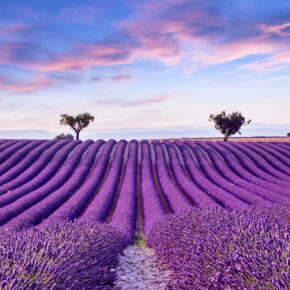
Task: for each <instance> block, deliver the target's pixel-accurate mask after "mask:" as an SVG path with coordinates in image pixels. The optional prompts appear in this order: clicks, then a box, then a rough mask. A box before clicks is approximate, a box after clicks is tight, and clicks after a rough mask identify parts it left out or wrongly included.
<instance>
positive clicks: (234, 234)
mask: <svg viewBox="0 0 290 290" xmlns="http://www.w3.org/2000/svg"><path fill="white" fill-rule="evenodd" d="M289 221H290V216H289V204H288V205H284V206H281V205H279V206H275V207H274V206H273V207H268V208H266V207H265V208H260V209H259V208H255V209H249V210H244V211H232V212H229V211H226V210H222V209H215V210H205V209H202V210H200V209H192V210H191V211H188V212H186V213H183V214H179V215H170V216H168V218H167V219H166V220H164V221H163V222H161V223H159V224H156V225H155V226H154V227H153V228H152V230H151V232H150V234H149V235H148V236H147V237H146V244H147V245H149V246H150V247H152V248H154V249H155V250H156V254H157V256H158V257H159V259H160V260H161V261H162V262H163V263H165V264H168V266H169V269H170V270H172V271H173V275H172V281H171V282H170V283H169V285H168V289H287V287H289V286H290V278H289V274H287V273H288V271H289V268H288V263H289V240H290V239H289V228H290V224H289ZM288 289H289V288H288Z"/></svg>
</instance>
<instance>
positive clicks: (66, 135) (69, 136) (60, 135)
mask: <svg viewBox="0 0 290 290" xmlns="http://www.w3.org/2000/svg"><path fill="white" fill-rule="evenodd" d="M54 139H58V140H62V139H71V140H73V139H74V136H73V135H72V134H64V133H61V134H59V135H57V136H56V137H55V138H54Z"/></svg>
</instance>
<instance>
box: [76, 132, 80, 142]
mask: <svg viewBox="0 0 290 290" xmlns="http://www.w3.org/2000/svg"><path fill="white" fill-rule="evenodd" d="M79 139H80V132H79V131H76V140H79Z"/></svg>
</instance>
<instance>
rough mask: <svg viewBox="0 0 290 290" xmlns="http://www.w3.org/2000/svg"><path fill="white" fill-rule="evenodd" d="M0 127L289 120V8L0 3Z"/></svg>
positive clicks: (225, 1) (174, 1)
mask: <svg viewBox="0 0 290 290" xmlns="http://www.w3.org/2000/svg"><path fill="white" fill-rule="evenodd" d="M0 11H1V13H0V102H1V118H0V119H1V122H0V129H2V130H4V129H7V130H8V129H9V130H11V129H45V130H49V131H59V130H60V126H59V116H60V114H62V113H69V114H77V113H82V112H86V111H88V112H90V113H91V114H93V115H94V116H95V117H96V118H95V122H94V123H93V124H91V125H90V128H91V129H124V128H132V127H134V128H155V127H167V126H203V125H208V124H209V122H208V117H209V114H210V113H218V112H220V111H221V110H226V111H227V112H231V111H236V110H238V111H241V112H242V113H243V114H244V115H245V116H246V117H247V118H251V119H252V120H253V122H259V123H268V124H270V123H272V124H279V123H290V49H289V47H290V40H289V39H290V2H289V1H288V0H285V1H282V0H278V1H258V0H256V1H249V0H244V1H230V0H221V1H201V0H198V1H192V0H191V1H189V0H167V1H128V0H126V1H125V0H124V1H116V0H114V1H113V0H107V1H96V0H84V1H66V0H63V1H56V0H54V1H51V0H50V1H39V0H34V1H32V0H27V1H19V0H18V1H15V0H2V1H1V2H0Z"/></svg>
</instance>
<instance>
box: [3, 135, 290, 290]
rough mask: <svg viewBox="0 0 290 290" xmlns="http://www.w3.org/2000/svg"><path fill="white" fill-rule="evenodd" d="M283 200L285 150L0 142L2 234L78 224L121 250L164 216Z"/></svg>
mask: <svg viewBox="0 0 290 290" xmlns="http://www.w3.org/2000/svg"><path fill="white" fill-rule="evenodd" d="M289 199H290V143H289V142H275V141H273V142H257V141H256V142H244V141H239V142H231V141H230V142H220V141H218V142H213V141H208V140H207V141H191V140H183V141H181V140H171V141H169V140H163V141H157V140H153V141H150V142H149V141H147V140H143V141H136V140H133V141H130V142H127V141H125V140H121V141H118V142H116V141H114V140H109V141H107V142H105V141H103V140H97V141H96V142H93V141H91V140H87V141H84V142H81V141H68V140H61V141H60V140H1V141H0V230H1V231H2V232H8V231H15V230H16V231H18V230H21V229H27V228H30V227H34V226H35V227H34V228H35V229H37V228H39V229H40V228H41V227H46V226H47V225H49V224H51V223H57V222H66V221H73V220H74V219H76V218H77V219H78V221H79V222H84V223H86V222H88V223H91V222H98V223H106V224H109V225H110V226H112V227H113V228H115V229H116V230H117V231H118V233H121V234H122V235H123V237H124V239H125V240H126V242H125V244H127V245H128V244H130V243H132V242H133V239H134V236H135V237H136V236H137V237H141V236H142V235H145V236H146V238H147V236H149V234H150V233H151V230H152V229H153V228H154V227H155V225H156V224H158V223H159V222H160V221H162V220H163V219H166V217H167V216H168V215H169V214H177V215H178V214H183V213H184V212H187V211H189V210H190V209H191V208H198V209H199V210H205V211H206V210H210V209H213V210H218V211H219V210H223V209H226V210H228V211H232V210H234V211H239V210H241V211H244V210H247V209H251V208H252V207H259V208H264V207H265V208H269V207H271V206H273V205H275V204H282V205H285V204H288V203H289ZM110 234H111V233H110ZM151 235H152V234H151ZM150 239H151V240H149V244H150V243H151V244H152V246H153V247H154V245H156V242H152V238H150ZM167 246H168V245H167ZM118 247H120V249H122V248H123V247H124V244H123V245H118ZM156 247H157V246H156ZM157 248H158V247H157ZM176 289H177V288H176Z"/></svg>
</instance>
